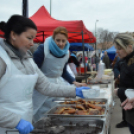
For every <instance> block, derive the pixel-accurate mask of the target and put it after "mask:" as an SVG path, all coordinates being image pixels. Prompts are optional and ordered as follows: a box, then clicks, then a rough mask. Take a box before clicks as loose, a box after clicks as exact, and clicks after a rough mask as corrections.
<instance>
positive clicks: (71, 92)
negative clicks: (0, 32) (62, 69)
mask: <svg viewBox="0 0 134 134" xmlns="http://www.w3.org/2000/svg"><path fill="white" fill-rule="evenodd" d="M0 45H1V46H2V47H3V48H4V49H5V51H6V52H7V54H8V55H9V57H10V58H11V60H12V62H13V63H14V64H15V65H16V67H17V68H18V69H19V70H20V71H21V72H22V73H24V74H34V73H35V72H36V73H37V74H38V79H37V83H36V85H35V89H36V90H38V91H39V92H41V93H42V94H44V95H45V96H54V97H62V96H64V97H75V96H76V93H75V87H74V86H67V85H65V86H64V85H61V84H60V85H58V84H54V83H50V82H49V81H48V80H47V78H46V77H45V75H44V74H43V73H42V72H41V71H40V69H39V68H38V67H37V68H36V69H34V68H33V67H32V65H31V63H30V62H29V60H28V58H32V54H31V53H30V52H27V53H26V54H25V55H24V56H23V58H22V59H20V58H19V57H18V56H17V55H16V54H15V53H14V52H13V51H12V50H11V49H10V48H9V47H8V44H7V43H6V42H5V41H4V39H0ZM5 71H6V64H5V62H4V61H3V60H2V59H1V58H0V79H1V78H2V76H3V75H4V73H5ZM14 86H15V85H14ZM20 118H21V117H20V115H17V114H15V113H12V112H10V111H8V110H6V109H3V108H2V107H0V127H7V128H15V127H16V126H17V124H18V123H19V121H20Z"/></svg>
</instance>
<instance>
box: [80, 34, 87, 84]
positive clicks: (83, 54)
mask: <svg viewBox="0 0 134 134" xmlns="http://www.w3.org/2000/svg"><path fill="white" fill-rule="evenodd" d="M81 34H82V47H83V57H82V58H83V60H82V61H83V62H84V74H85V76H86V63H85V53H84V34H83V31H82V32H81ZM85 80H86V83H87V79H85Z"/></svg>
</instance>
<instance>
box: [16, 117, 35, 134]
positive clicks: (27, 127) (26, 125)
mask: <svg viewBox="0 0 134 134" xmlns="http://www.w3.org/2000/svg"><path fill="white" fill-rule="evenodd" d="M16 129H18V131H19V132H20V133H21V134H29V133H30V132H31V131H32V130H33V129H34V127H33V125H32V124H31V123H30V122H28V121H26V120H23V119H21V120H20V122H19V123H18V125H17V126H16Z"/></svg>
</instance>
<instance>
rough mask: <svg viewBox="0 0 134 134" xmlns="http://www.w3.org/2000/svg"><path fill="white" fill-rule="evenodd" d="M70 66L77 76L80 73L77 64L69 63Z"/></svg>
mask: <svg viewBox="0 0 134 134" xmlns="http://www.w3.org/2000/svg"><path fill="white" fill-rule="evenodd" d="M69 66H70V68H71V70H72V72H73V74H74V75H75V76H76V75H77V74H78V73H77V70H76V65H75V64H74V63H69Z"/></svg>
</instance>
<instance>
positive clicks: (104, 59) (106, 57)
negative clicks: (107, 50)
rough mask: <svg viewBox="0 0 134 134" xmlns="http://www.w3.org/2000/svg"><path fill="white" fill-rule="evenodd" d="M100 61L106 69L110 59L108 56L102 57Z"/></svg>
mask: <svg viewBox="0 0 134 134" xmlns="http://www.w3.org/2000/svg"><path fill="white" fill-rule="evenodd" d="M102 61H103V62H104V63H105V66H106V68H109V67H110V59H109V57H108V55H104V56H103V59H102Z"/></svg>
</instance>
